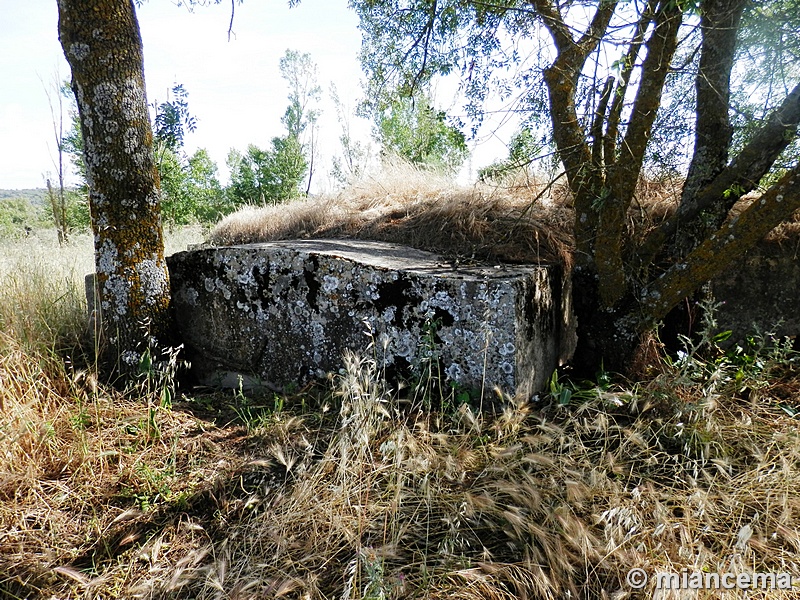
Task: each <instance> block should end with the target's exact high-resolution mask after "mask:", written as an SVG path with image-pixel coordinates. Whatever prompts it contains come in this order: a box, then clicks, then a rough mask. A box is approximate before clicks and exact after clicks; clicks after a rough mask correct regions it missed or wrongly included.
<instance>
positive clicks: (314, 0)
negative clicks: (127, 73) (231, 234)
mask: <svg viewBox="0 0 800 600" xmlns="http://www.w3.org/2000/svg"><path fill="white" fill-rule="evenodd" d="M346 4H347V3H346V2H345V0H303V2H301V3H300V5H298V6H296V7H295V8H292V9H289V8H288V6H287V2H286V1H285V0H251V1H249V2H245V3H244V4H242V5H240V6H237V8H236V15H235V19H234V24H233V33H234V35H233V36H231V40H230V41H228V24H229V21H230V4H227V3H223V4H222V5H217V6H210V7H201V8H196V9H195V10H194V12H193V13H190V12H189V11H188V10H187V9H186V8H184V7H179V6H176V4H175V3H174V2H172V1H171V0H149V1H148V2H146V3H145V4H144V5H143V6H142V7H141V8H139V10H138V16H139V25H140V28H141V32H142V41H143V45H144V56H145V79H146V86H147V95H148V101H149V102H150V103H152V102H163V101H165V100H168V90H169V89H170V88H171V87H172V85H173V83H176V82H177V83H182V84H183V86H184V87H185V89H186V90H187V91H188V93H189V97H188V102H189V109H190V112H191V113H192V114H193V115H194V116H195V117H196V118H197V122H198V123H197V130H196V131H195V132H194V133H191V134H189V135H188V137H187V139H186V150H187V152H188V153H190V154H191V153H192V152H193V151H194V150H195V149H197V148H199V147H204V148H206V149H207V150H208V151H209V153H210V154H211V157H212V158H213V159H214V160H215V161H216V162H217V164H218V166H219V167H220V170H221V171H225V168H224V164H225V158H226V156H227V154H228V151H229V149H230V148H238V149H241V150H244V149H245V148H246V147H247V145H248V144H250V143H254V144H256V145H259V146H262V147H265V146H268V145H269V141H270V140H271V138H272V137H274V136H277V135H281V134H282V133H283V125H282V124H281V122H280V118H281V116H282V115H283V113H284V111H285V109H286V106H287V104H288V102H287V93H288V89H287V87H286V85H285V82H284V80H283V79H282V78H281V77H280V72H279V70H278V61H279V59H280V57H281V56H283V54H284V52H285V51H286V50H287V49H289V48H291V49H293V50H298V51H300V52H307V53H309V54H310V55H311V58H312V60H313V61H314V62H316V63H317V65H318V67H319V74H320V76H319V83H320V85H321V86H322V87H323V90H324V94H323V96H324V98H325V102H324V104H323V115H322V117H321V121H320V131H321V134H320V135H321V137H322V141H321V151H322V152H323V153H324V154H327V156H323V159H324V160H325V162H326V163H327V164H326V165H324V166H325V170H329V169H330V166H329V165H330V161H331V155H332V154H333V152H334V151H336V149H337V144H338V142H337V140H338V135H339V133H340V127H339V125H338V122H337V120H336V118H335V111H334V107H333V105H332V103H331V102H330V100H329V99H328V89H329V86H330V83H331V82H333V83H335V84H336V87H337V88H338V90H339V95H340V96H341V97H342V100H343V101H345V103H346V104H348V105H349V106H351V107H354V106H355V104H356V102H357V99H358V97H359V93H360V79H361V70H360V65H359V63H358V51H359V47H360V43H361V38H360V33H359V31H358V29H357V24H358V20H357V18H356V16H355V14H354V13H353V12H352V11H350V10H348V9H347V7H346ZM58 78H60V79H61V80H67V79H69V67H68V65H67V63H66V61H65V60H64V56H63V53H62V50H61V46H60V44H59V42H58V10H57V6H56V0H28V1H26V2H19V0H0V82H2V86H1V87H0V140H2V143H0V189H21V188H34V187H43V185H44V181H45V176H46V175H45V174H46V173H48V172H50V173H51V174H52V173H55V167H54V164H53V159H54V158H55V156H56V153H55V152H54V149H55V141H54V134H53V124H52V118H51V113H50V108H49V105H48V99H47V94H46V93H45V87H46V86H48V85H50V84H52V82H53V81H54V79H58ZM354 126H356V128H357V131H358V132H359V133H360V134H361V135H362V136H363V137H368V136H369V132H370V127H369V124H367V123H364V122H362V123H354Z"/></svg>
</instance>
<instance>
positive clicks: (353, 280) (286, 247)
mask: <svg viewBox="0 0 800 600" xmlns="http://www.w3.org/2000/svg"><path fill="white" fill-rule="evenodd" d="M168 264H169V268H170V276H171V280H172V294H173V304H174V307H175V315H176V321H177V327H178V330H179V334H180V336H182V340H183V343H184V344H185V346H186V348H187V353H188V357H189V359H190V360H191V361H192V368H193V370H194V372H195V373H196V374H197V376H198V378H199V379H200V380H201V382H203V383H206V384H211V385H223V386H236V385H238V383H239V381H240V380H243V381H244V383H245V385H248V384H249V385H254V384H263V385H264V386H266V387H269V388H272V389H280V390H286V389H292V388H296V387H297V386H302V385H304V384H305V383H307V382H309V381H311V380H313V379H317V378H322V377H325V376H326V375H327V374H328V373H331V372H332V373H337V372H339V371H340V370H341V369H342V367H343V360H342V357H343V354H344V352H345V351H346V350H347V349H349V350H352V351H354V352H356V353H357V354H360V355H362V356H368V357H371V358H374V359H375V360H376V361H377V362H378V365H379V369H380V370H381V371H384V370H385V372H386V373H387V374H388V376H389V377H390V378H394V377H396V376H400V377H404V378H414V377H420V376H422V375H424V374H425V372H426V371H427V370H428V369H430V368H433V370H434V372H435V373H440V374H441V376H442V377H443V378H444V379H445V382H446V384H454V385H456V386H461V387H463V388H467V389H481V387H483V389H484V390H486V391H489V392H491V391H492V390H493V389H494V388H499V389H500V390H502V391H503V392H504V393H506V394H511V395H518V396H521V397H525V398H528V397H530V396H532V395H533V394H535V393H537V392H539V391H542V390H543V389H545V387H546V386H547V383H548V381H549V379H550V376H551V374H552V372H553V370H554V369H555V368H556V366H557V365H558V362H559V357H560V356H561V354H562V342H561V338H562V332H563V331H564V330H565V323H564V317H563V315H565V314H568V313H569V311H568V310H564V308H565V307H564V305H563V304H564V302H563V301H562V300H563V299H562V274H561V270H560V269H559V268H558V267H554V266H524V267H502V268H501V267H498V266H491V265H489V266H468V267H454V266H452V265H451V264H449V263H448V262H447V261H446V260H445V259H443V258H441V257H439V256H437V255H435V254H431V253H428V252H422V251H418V250H413V249H410V248H407V247H404V246H399V245H395V244H388V243H382V242H367V241H355V240H291V241H280V242H269V243H261V244H250V245H242V246H230V247H219V248H202V249H198V250H191V251H187V252H181V253H178V254H175V255H173V256H172V257H170V258H169V259H168Z"/></svg>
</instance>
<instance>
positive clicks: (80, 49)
mask: <svg viewBox="0 0 800 600" xmlns="http://www.w3.org/2000/svg"><path fill="white" fill-rule="evenodd" d="M90 52H91V48H90V47H89V44H84V43H82V42H74V43H72V44H70V45H69V54H70V56H72V57H73V58H74V59H75V60H77V61H83V60H86V58H87V57H88V56H89V53H90Z"/></svg>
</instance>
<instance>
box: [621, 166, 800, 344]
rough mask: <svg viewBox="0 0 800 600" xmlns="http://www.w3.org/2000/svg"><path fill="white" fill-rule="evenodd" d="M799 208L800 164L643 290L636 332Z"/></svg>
mask: <svg viewBox="0 0 800 600" xmlns="http://www.w3.org/2000/svg"><path fill="white" fill-rule="evenodd" d="M798 208H800V164H798V165H796V166H795V167H794V168H793V169H792V170H791V171H789V172H788V173H786V174H785V175H784V176H783V177H782V178H781V179H780V181H779V182H778V183H776V184H775V185H774V186H772V187H771V188H770V189H769V190H768V191H767V192H765V193H764V195H762V196H761V197H760V198H757V199H756V200H754V201H753V203H752V204H751V205H750V206H749V207H748V208H747V209H746V210H745V211H744V212H743V213H742V214H741V215H739V217H738V218H735V219H731V220H730V222H728V223H725V224H723V225H722V227H720V228H719V229H718V230H717V231H716V232H715V233H714V234H712V235H711V236H710V237H708V238H707V239H706V240H705V241H704V242H703V243H702V244H700V245H699V246H698V247H697V248H696V249H695V250H693V251H692V252H691V253H690V254H689V255H688V256H687V257H686V260H685V261H682V262H679V263H677V264H675V265H673V266H672V267H671V268H670V269H669V270H667V271H666V272H665V273H664V274H663V275H662V276H661V277H659V278H658V279H656V280H655V281H654V282H653V283H652V284H650V285H648V286H647V287H645V288H644V289H643V290H642V296H641V297H642V310H643V312H642V315H641V316H640V317H639V322H638V323H637V327H636V329H637V331H640V332H641V331H645V330H646V329H648V328H649V327H651V326H653V325H654V324H655V323H657V322H658V321H660V320H661V319H663V318H664V317H665V316H666V314H667V313H668V312H669V311H670V310H672V308H673V307H674V306H676V305H677V304H678V302H680V301H681V300H682V299H683V298H685V297H686V296H688V295H690V294H691V293H693V292H694V291H695V290H696V289H697V288H699V287H700V286H701V285H703V284H704V283H705V282H707V281H709V280H710V279H711V278H712V277H714V276H715V275H717V274H718V273H720V272H722V271H723V270H724V269H726V268H728V267H729V266H730V265H732V264H733V263H734V262H735V261H736V260H739V259H740V258H741V256H742V255H743V254H744V253H745V252H747V250H749V249H750V248H752V247H753V246H755V245H756V244H757V243H758V242H759V241H760V240H762V239H763V238H764V236H765V235H766V234H767V233H769V232H770V231H771V230H772V229H773V228H774V227H776V226H777V225H779V224H780V223H781V222H783V221H785V220H786V219H788V218H789V217H790V216H791V215H792V213H793V212H794V211H795V210H797V209H798Z"/></svg>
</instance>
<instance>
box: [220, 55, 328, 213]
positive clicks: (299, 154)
mask: <svg viewBox="0 0 800 600" xmlns="http://www.w3.org/2000/svg"><path fill="white" fill-rule="evenodd" d="M279 67H280V71H281V76H282V77H283V78H284V79H285V80H286V82H287V83H288V85H289V96H288V99H289V106H288V107H287V108H286V113H285V114H284V116H283V117H282V118H281V122H282V123H283V124H284V126H285V127H286V135H283V136H280V137H274V138H272V141H271V147H270V148H268V149H262V148H259V147H258V146H256V145H255V144H250V145H249V146H248V147H247V151H246V152H245V153H244V154H242V153H241V152H239V151H238V150H231V151H230V153H229V154H228V159H227V164H228V168H229V169H230V171H231V184H230V186H229V187H228V189H227V193H228V195H229V198H230V200H231V202H233V203H234V204H236V205H242V204H261V205H263V204H277V203H279V202H283V201H285V200H289V199H291V198H295V197H297V196H299V195H301V193H302V192H301V185H302V183H303V180H304V179H305V178H306V175H307V176H308V180H307V182H306V185H305V192H306V193H308V190H309V189H310V187H311V177H312V176H313V164H314V153H315V148H314V140H315V136H316V123H317V119H318V117H319V111H318V110H317V109H315V108H313V105H314V103H316V102H317V101H319V97H320V94H321V93H322V89H321V88H320V87H319V85H317V79H316V78H317V66H316V65H315V64H314V63H313V62H312V61H311V56H310V55H309V54H300V53H299V52H297V51H295V50H287V51H286V53H285V54H284V56H283V57H282V58H281V60H280V63H279ZM306 137H308V139H309V141H308V142H306V141H305V139H306Z"/></svg>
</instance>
